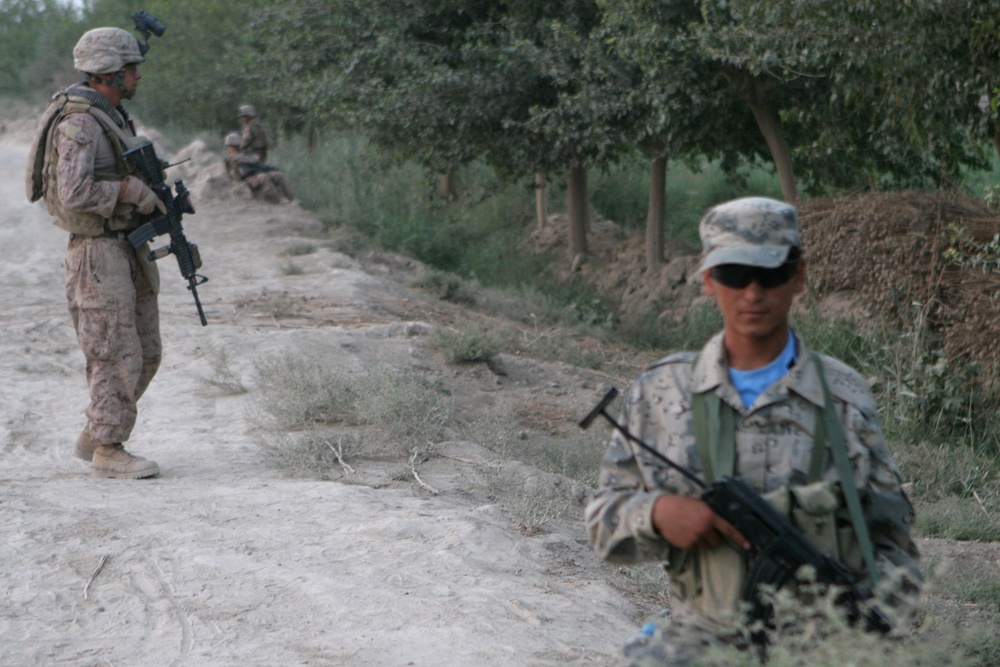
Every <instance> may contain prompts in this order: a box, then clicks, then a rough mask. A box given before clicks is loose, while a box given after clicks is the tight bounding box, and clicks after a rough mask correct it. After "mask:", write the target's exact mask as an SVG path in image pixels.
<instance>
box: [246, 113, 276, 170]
mask: <svg viewBox="0 0 1000 667" xmlns="http://www.w3.org/2000/svg"><path fill="white" fill-rule="evenodd" d="M239 115H240V122H241V123H242V124H243V132H242V133H241V135H240V152H241V153H247V154H248V155H256V156H257V157H259V158H260V162H261V164H264V163H265V162H267V149H269V148H273V146H272V141H271V135H270V134H269V133H268V131H267V129H266V128H265V127H264V124H263V123H261V122H260V120H258V119H257V110H256V109H254V107H253V105H252V104H243V105H241V106H240V110H239Z"/></svg>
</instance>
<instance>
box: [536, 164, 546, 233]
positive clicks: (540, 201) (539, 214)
mask: <svg viewBox="0 0 1000 667" xmlns="http://www.w3.org/2000/svg"><path fill="white" fill-rule="evenodd" d="M535 218H536V219H537V220H538V228H539V229H541V228H542V227H544V226H545V223H546V222H548V219H549V202H548V198H547V197H546V195H545V174H543V173H541V172H537V173H536V174H535Z"/></svg>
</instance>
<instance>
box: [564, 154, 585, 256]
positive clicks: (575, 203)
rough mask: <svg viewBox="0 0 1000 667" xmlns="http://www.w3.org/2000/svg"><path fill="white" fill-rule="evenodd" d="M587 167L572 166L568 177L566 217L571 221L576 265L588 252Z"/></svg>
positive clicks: (570, 242) (570, 247)
mask: <svg viewBox="0 0 1000 667" xmlns="http://www.w3.org/2000/svg"><path fill="white" fill-rule="evenodd" d="M589 197H590V195H589V193H588V192H587V168H586V167H582V166H576V167H571V168H570V170H569V174H568V175H567V177H566V217H567V218H568V223H569V256H570V259H571V260H572V261H573V263H574V265H576V264H578V260H581V261H582V258H583V257H584V256H586V254H587V228H588V227H589V226H590V224H589V221H588V211H587V200H588V199H589Z"/></svg>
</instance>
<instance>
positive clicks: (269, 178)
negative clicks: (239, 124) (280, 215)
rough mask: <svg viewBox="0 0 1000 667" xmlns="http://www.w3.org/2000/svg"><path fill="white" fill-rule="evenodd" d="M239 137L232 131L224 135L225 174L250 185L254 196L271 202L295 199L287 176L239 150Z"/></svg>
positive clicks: (276, 202)
mask: <svg viewBox="0 0 1000 667" xmlns="http://www.w3.org/2000/svg"><path fill="white" fill-rule="evenodd" d="M240 141H241V137H240V135H239V134H238V133H236V132H232V133H230V134H228V135H226V140H225V144H226V159H225V164H226V174H227V175H228V176H229V178H231V179H233V180H234V181H236V182H243V183H246V184H247V185H248V186H250V191H251V192H252V193H253V196H254V198H259V199H264V200H265V201H269V202H271V203H273V204H281V203H283V202H291V201H294V200H295V195H294V194H292V187H291V186H290V185H289V184H288V177H287V176H285V175H284V174H283V173H281V172H280V171H278V169H277V167H272V166H270V165H266V164H263V163H262V162H261V160H260V158H259V157H258V156H256V155H251V154H248V153H241V152H240Z"/></svg>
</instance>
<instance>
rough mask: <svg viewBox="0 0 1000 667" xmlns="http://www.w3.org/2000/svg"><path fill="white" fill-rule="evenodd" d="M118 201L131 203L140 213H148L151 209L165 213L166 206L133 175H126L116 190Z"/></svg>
mask: <svg viewBox="0 0 1000 667" xmlns="http://www.w3.org/2000/svg"><path fill="white" fill-rule="evenodd" d="M118 201H120V202H123V203H125V204H132V205H133V206H135V208H136V210H138V211H139V213H141V214H142V215H149V214H150V213H152V212H153V209H156V210H158V211H159V212H160V213H162V214H166V212H167V207H166V206H165V205H164V203H163V201H162V200H161V199H160V198H159V197H157V196H156V193H155V192H153V191H152V190H151V189H150V187H149V186H148V185H146V184H145V183H143V182H142V181H141V180H139V179H138V178H136V177H135V176H126V177H125V180H123V181H122V184H121V187H120V188H119V190H118Z"/></svg>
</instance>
